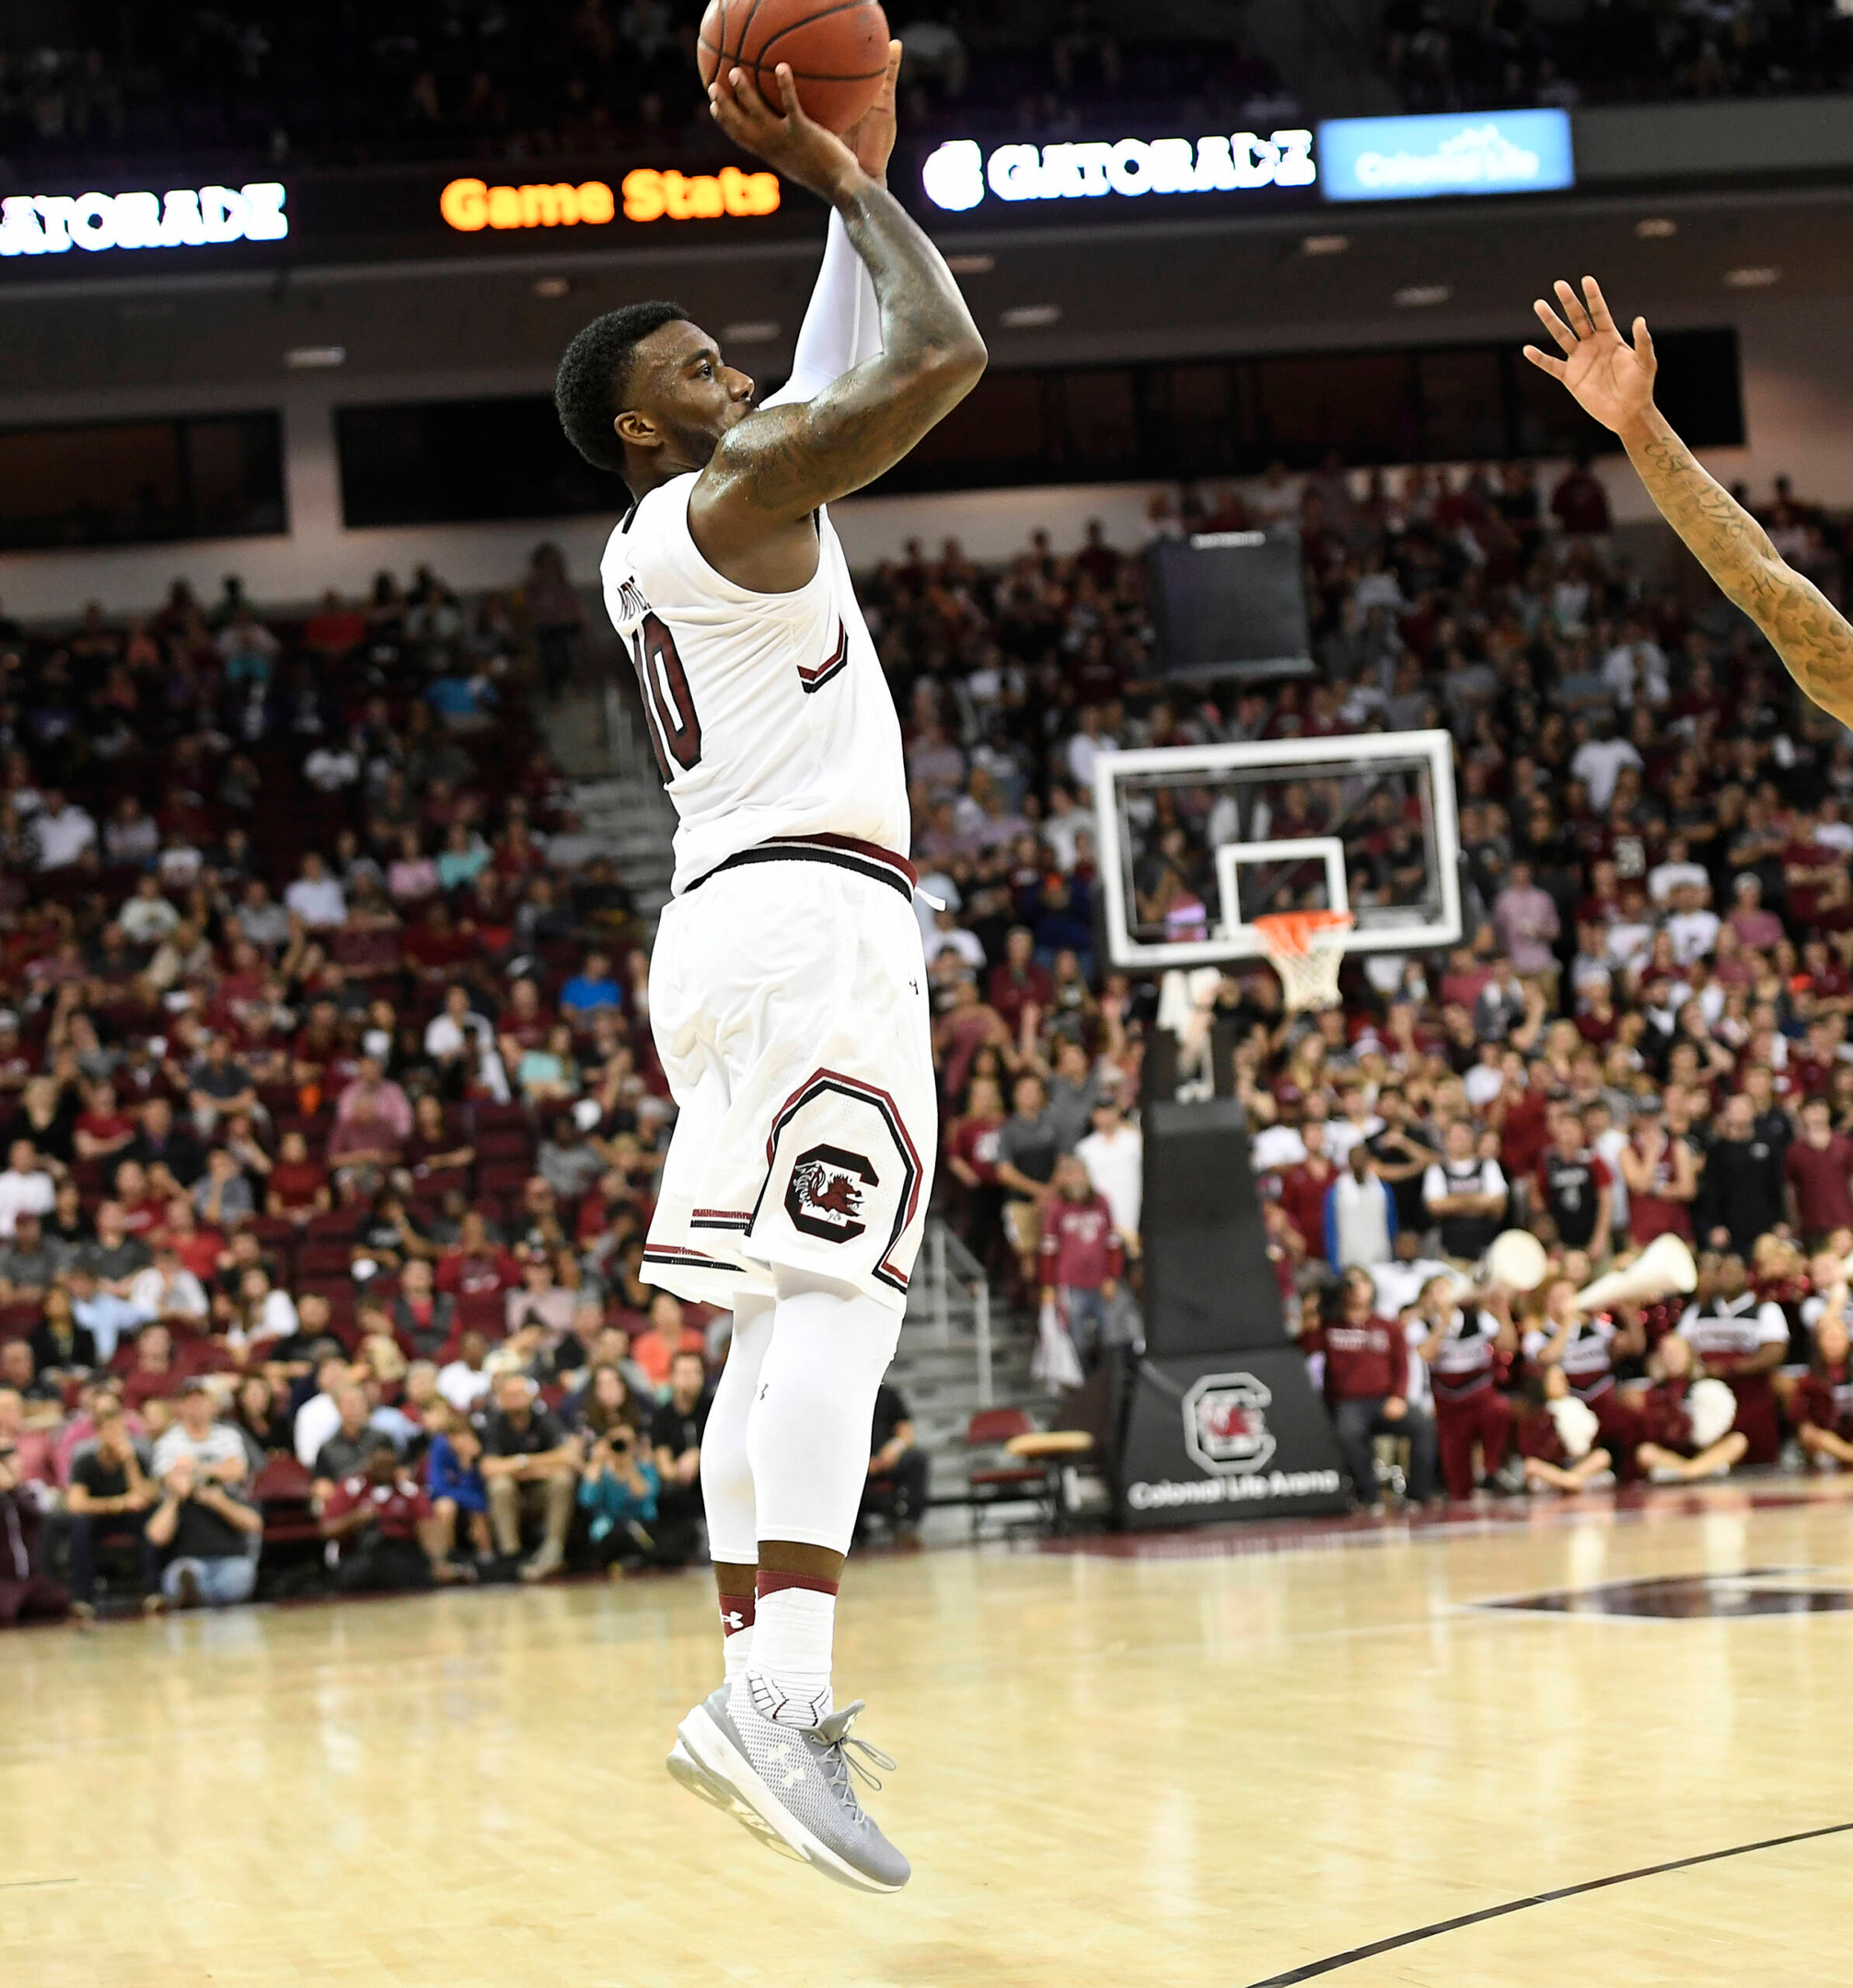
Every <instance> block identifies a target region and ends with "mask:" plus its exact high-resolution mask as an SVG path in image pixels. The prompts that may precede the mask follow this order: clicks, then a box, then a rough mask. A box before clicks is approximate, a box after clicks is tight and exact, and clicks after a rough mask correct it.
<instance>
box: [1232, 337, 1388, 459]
mask: <svg viewBox="0 0 1853 1988" xmlns="http://www.w3.org/2000/svg"><path fill="white" fill-rule="evenodd" d="M1412 356H1413V355H1412V354H1410V353H1401V352H1392V353H1302V354H1296V355H1295V356H1293V357H1291V358H1281V359H1257V360H1256V361H1254V362H1253V364H1252V372H1253V376H1254V381H1255V425H1256V436H1255V442H1256V446H1257V449H1258V450H1259V451H1260V453H1261V455H1262V457H1264V458H1265V459H1266V460H1268V461H1273V460H1275V459H1276V458H1277V457H1278V458H1279V459H1280V460H1281V461H1283V462H1285V463H1286V464H1287V465H1288V467H1289V468H1293V469H1310V468H1314V466H1315V465H1316V464H1317V463H1318V462H1319V460H1320V458H1321V457H1323V456H1324V455H1325V454H1326V450H1328V449H1334V448H1335V449H1337V450H1338V452H1339V453H1340V454H1341V455H1342V456H1343V457H1344V458H1345V460H1346V462H1347V463H1349V464H1353V465H1361V466H1368V465H1370V464H1372V463H1394V462H1407V461H1408V460H1409V459H1410V457H1412V455H1414V453H1415V451H1416V449H1417V447H1418V445H1419V434H1418V431H1417V427H1416V422H1415V414H1414V406H1413V402H1412V399H1411V395H1410V367H1411V361H1412Z"/></svg>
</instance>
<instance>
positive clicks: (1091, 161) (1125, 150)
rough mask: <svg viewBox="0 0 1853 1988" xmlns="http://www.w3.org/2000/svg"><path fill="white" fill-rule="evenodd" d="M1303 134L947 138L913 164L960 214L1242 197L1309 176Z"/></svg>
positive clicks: (930, 190) (1309, 151)
mask: <svg viewBox="0 0 1853 1988" xmlns="http://www.w3.org/2000/svg"><path fill="white" fill-rule="evenodd" d="M1318 177H1319V173H1318V167H1317V165H1316V164H1315V162H1314V157H1313V133H1311V132H1310V131H1298V130H1295V131H1277V132H1270V133H1268V135H1267V136H1265V137H1263V136H1262V135H1261V134H1259V133H1256V132H1235V133H1227V134H1225V133H1220V132H1219V133H1211V134H1210V136H1209V137H1205V138H1197V139H1190V138H1122V139H1120V140H1119V141H1118V144H1107V143H1106V142H1105V141H1104V140H1094V141H1089V142H1087V143H1083V144H1047V145H1033V144H1003V145H993V146H992V147H991V148H990V152H989V153H987V152H986V151H985V150H984V149H983V147H982V146H980V145H979V144H977V142H976V141H975V140H973V139H970V138H953V139H949V140H948V141H947V142H946V143H945V144H943V145H940V146H939V147H937V148H936V149H935V150H934V151H932V152H930V153H929V154H928V155H927V156H926V158H925V160H924V161H923V162H922V164H921V190H922V191H924V192H925V194H926V197H927V198H928V200H930V201H931V202H932V203H933V205H934V206H935V207H938V208H941V209H943V210H944V212H945V213H947V214H966V213H968V212H969V211H970V210H971V209H972V208H974V207H977V206H979V204H980V203H981V202H983V201H984V199H985V198H986V196H987V194H989V195H990V196H991V197H993V198H995V199H997V200H1001V201H1011V202H1015V201H1051V200H1104V199H1107V198H1109V197H1111V196H1116V195H1117V196H1118V198H1120V199H1123V200H1139V199H1141V198H1143V196H1144V195H1146V194H1147V193H1247V192H1254V191H1257V190H1258V189H1259V188H1261V187H1307V186H1312V185H1313V184H1314V182H1315V181H1316V180H1317V179H1318Z"/></svg>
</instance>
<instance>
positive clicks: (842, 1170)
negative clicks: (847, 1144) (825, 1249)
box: [785, 1146, 881, 1242]
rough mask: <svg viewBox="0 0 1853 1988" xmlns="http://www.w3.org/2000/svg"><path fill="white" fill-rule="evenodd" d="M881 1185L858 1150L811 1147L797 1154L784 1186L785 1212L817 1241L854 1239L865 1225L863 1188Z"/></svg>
mask: <svg viewBox="0 0 1853 1988" xmlns="http://www.w3.org/2000/svg"><path fill="white" fill-rule="evenodd" d="M879 1185H881V1182H880V1179H879V1177H878V1176H877V1174H876V1173H875V1170H874V1167H872V1166H871V1165H870V1164H869V1162H868V1161H867V1159H866V1158H864V1156H863V1154H861V1153H852V1152H845V1151H844V1150H843V1149H842V1148H841V1147H840V1146H813V1147H812V1148H811V1149H810V1150H809V1151H808V1152H802V1153H800V1154H799V1155H798V1157H797V1161H796V1162H795V1163H794V1164H793V1168H792V1184H791V1185H790V1186H789V1187H787V1188H786V1189H785V1213H786V1214H787V1215H789V1216H790V1217H791V1218H792V1226H793V1228H794V1229H795V1230H797V1231H798V1232H799V1233H800V1234H801V1235H807V1236H816V1239H817V1240H818V1242H854V1241H855V1239H856V1238H857V1237H858V1236H859V1235H861V1234H862V1233H863V1230H865V1229H866V1228H867V1227H868V1224H867V1223H866V1222H864V1221H863V1220H861V1219H859V1218H860V1217H861V1215H862V1212H863V1193H864V1191H865V1190H866V1189H868V1188H870V1187H878V1186H879Z"/></svg>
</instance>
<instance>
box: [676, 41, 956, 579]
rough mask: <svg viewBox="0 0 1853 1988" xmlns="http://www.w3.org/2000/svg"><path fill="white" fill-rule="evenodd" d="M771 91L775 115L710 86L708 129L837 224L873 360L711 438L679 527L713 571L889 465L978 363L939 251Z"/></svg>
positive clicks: (732, 85)
mask: <svg viewBox="0 0 1853 1988" xmlns="http://www.w3.org/2000/svg"><path fill="white" fill-rule="evenodd" d="M778 85H779V92H780V95H781V97H782V99H783V105H784V111H783V115H782V116H781V115H779V114H777V113H776V112H775V111H773V110H771V109H770V108H769V107H768V105H767V104H766V102H765V100H764V99H763V98H761V97H760V96H759V92H758V91H757V90H756V89H755V88H754V87H753V86H752V83H751V82H750V80H748V79H747V75H745V73H744V72H743V71H741V70H738V69H735V70H734V71H732V72H731V74H730V75H724V76H721V77H717V78H716V79H715V82H714V83H713V85H712V87H711V88H710V91H709V95H710V98H711V100H712V106H713V112H714V118H715V121H716V122H717V123H718V124H719V125H720V127H721V129H722V130H723V131H724V132H725V133H726V134H727V135H728V137H730V138H732V139H733V140H734V141H735V144H739V145H742V146H743V147H745V148H746V149H747V151H750V152H753V153H756V154H758V156H759V157H761V158H763V159H764V160H765V161H766V162H767V164H768V165H770V166H772V167H774V168H777V169H778V170H779V171H780V172H782V173H783V174H784V175H785V176H786V177H787V178H789V179H795V180H797V181H798V183H799V184H800V185H802V186H806V187H808V188H810V190H811V191H813V192H814V193H817V194H820V195H821V196H822V197H823V198H824V199H825V200H827V201H828V202H830V204H831V205H832V206H833V207H834V208H835V209H836V211H837V212H838V214H840V215H841V216H842V220H843V225H844V226H845V228H846V229H847V230H848V232H849V237H850V240H851V244H852V245H853V247H854V249H855V251H856V253H857V254H858V255H859V256H861V258H862V259H863V262H864V263H865V264H866V265H867V267H868V271H869V274H870V276H871V278H872V279H873V280H874V288H875V298H876V302H877V304H878V306H879V308H880V312H881V333H882V351H881V353H880V354H879V356H877V357H875V358H873V359H869V360H866V361H864V362H863V364H859V365H856V366H852V367H851V369H850V370H849V371H848V372H846V373H844V374H842V375H841V376H840V377H839V378H837V379H835V380H833V381H832V382H831V383H830V384H829V385H828V387H825V388H824V389H823V390H822V391H821V392H820V393H818V394H817V395H816V398H815V399H810V400H807V401H805V402H804V403H803V404H802V405H799V406H781V407H773V408H764V409H760V410H757V411H756V412H754V413H753V414H750V415H749V416H747V419H746V420H744V421H742V422H737V423H736V424H735V426H734V427H732V428H730V429H729V430H728V431H727V433H726V434H725V435H724V437H723V438H722V440H721V442H720V445H718V447H716V449H715V451H714V454H713V456H712V458H711V459H710V461H709V463H708V466H707V468H705V469H704V470H703V471H702V473H701V481H700V482H699V483H698V484H697V486H696V488H695V491H694V493H693V494H692V496H691V497H690V499H689V528H690V529H691V530H692V531H693V533H694V535H695V542H696V543H697V545H699V546H700V547H701V550H702V552H703V553H704V554H706V555H707V556H708V557H709V558H710V559H713V560H715V561H716V562H717V563H720V564H721V565H722V568H723V571H725V570H726V569H725V561H726V560H727V558H728V556H729V555H730V554H735V555H736V554H741V553H750V552H752V551H755V550H757V549H759V547H760V546H761V545H763V544H764V542H765V541H766V540H767V539H768V538H769V537H772V536H774V535H776V534H778V533H779V532H780V531H781V530H782V529H783V528H786V527H789V526H793V525H797V524H805V521H807V520H808V519H809V516H810V514H811V513H812V512H813V511H815V510H816V507H817V506H818V505H819V504H820V503H828V502H829V501H830V500H831V499H832V498H836V497H841V496H845V495H847V494H848V493H849V492H850V491H854V490H860V489H861V488H862V487H863V485H864V484H865V483H869V482H872V481H873V480H874V479H875V478H876V477H878V476H880V475H881V473H882V471H883V470H885V469H886V468H890V467H892V466H893V465H894V464H895V463H897V462H898V461H899V460H900V459H901V457H903V456H905V455H906V454H907V452H908V451H909V449H910V448H912V446H913V445H914V444H915V443H916V442H918V441H919V440H920V438H921V436H922V435H923V434H925V433H926V432H927V431H928V430H929V429H930V428H932V426H933V424H934V423H935V422H938V421H939V420H940V419H941V418H942V417H943V416H944V414H945V413H946V412H947V411H948V410H950V409H952V408H954V407H955V406H956V405H957V404H958V402H959V401H960V400H962V399H964V398H965V396H966V395H967V393H969V392H970V391H971V389H972V387H973V386H974V385H975V384H976V383H977V381H978V378H979V375H980V374H981V373H982V372H983V371H984V366H985V360H986V357H987V354H986V353H985V349H984V341H983V340H982V339H981V338H980V337H979V332H978V327H977V326H976V325H975V324H973V322H972V320H971V313H970V312H969V311H968V310H967V308H966V305H965V299H964V298H963V297H962V296H961V295H959V292H958V285H957V284H956V283H955V282H954V281H953V278H952V272H950V271H949V270H948V269H947V268H946V266H945V262H944V259H943V258H942V257H941V255H940V252H939V250H938V249H935V248H934V247H933V245H932V242H931V241H929V240H928V239H927V237H926V236H925V235H924V234H923V233H922V232H921V229H920V228H919V227H917V226H916V225H914V223H913V222H912V221H911V220H909V217H908V215H907V214H905V213H904V212H903V211H902V209H901V207H900V204H899V202H898V201H896V200H895V198H894V197H893V195H892V194H890V193H888V192H887V191H886V190H885V189H884V188H882V187H880V186H878V185H877V184H876V183H875V181H874V179H871V178H870V176H869V175H868V174H867V173H866V172H865V171H863V168H862V166H861V165H860V164H859V163H858V161H857V158H856V156H855V154H854V152H853V151H852V150H851V148H850V146H849V145H847V144H844V142H843V141H842V140H841V139H840V138H839V137H837V136H836V134H835V133H832V132H828V131H826V130H825V129H824V128H823V126H822V125H820V124H817V123H815V122H813V121H812V120H811V119H809V118H808V117H806V116H805V113H804V110H802V108H801V107H800V105H799V102H798V93H797V87H796V85H795V84H794V83H793V80H792V73H791V70H790V69H789V68H788V67H787V66H786V65H784V64H781V65H780V67H779V70H778ZM807 528H808V527H807Z"/></svg>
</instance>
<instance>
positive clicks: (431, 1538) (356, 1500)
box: [320, 1431, 474, 1594]
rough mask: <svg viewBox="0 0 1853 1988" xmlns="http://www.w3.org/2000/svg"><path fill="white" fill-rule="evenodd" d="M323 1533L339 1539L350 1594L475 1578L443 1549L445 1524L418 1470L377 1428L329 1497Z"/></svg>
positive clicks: (340, 1574)
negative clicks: (421, 1484)
mask: <svg viewBox="0 0 1853 1988" xmlns="http://www.w3.org/2000/svg"><path fill="white" fill-rule="evenodd" d="M320 1525H321V1534H322V1537H323V1538H324V1539H326V1540H330V1541H332V1542H333V1543H334V1545H335V1552H336V1555H337V1559H336V1563H335V1585H336V1586H337V1587H338V1588H339V1589H341V1591H342V1593H343V1594H359V1593H365V1592H379V1591H382V1590H388V1589H400V1588H428V1587H430V1586H431V1584H432V1582H433V1581H434V1579H435V1580H441V1581H454V1580H469V1579H471V1578H473V1577H474V1570H473V1569H469V1568H465V1567H461V1566H453V1565H452V1563H451V1562H450V1561H449V1559H448V1558H447V1557H446V1555H445V1553H444V1550H443V1549H444V1538H443V1531H442V1528H441V1527H440V1525H439V1522H438V1520H436V1518H435V1517H434V1514H433V1511H432V1507H431V1500H430V1499H429V1498H428V1497H426V1496H425V1495H424V1493H423V1491H422V1490H421V1489H420V1488H419V1484H418V1480H417V1478H415V1477H414V1476H413V1475H412V1474H411V1472H410V1471H408V1470H406V1469H405V1468H404V1467H403V1466H402V1465H401V1464H400V1460H399V1451H397V1450H396V1449H395V1448H394V1447H393V1440H392V1438H391V1437H390V1436H388V1435H387V1434H385V1433H384V1431H376V1432H375V1433H374V1434H373V1435H372V1436H370V1437H369V1438H367V1439H365V1460H364V1462H362V1465H361V1467H360V1469H359V1470H357V1471H353V1472H351V1473H350V1474H348V1475H347V1476H345V1477H342V1478H341V1479H340V1480H339V1481H338V1482H337V1483H336V1484H335V1485H333V1486H332V1488H331V1489H330V1491H329V1494H328V1496H327V1497H326V1498H325V1499H324V1500H323V1502H322V1508H321V1516H320Z"/></svg>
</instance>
